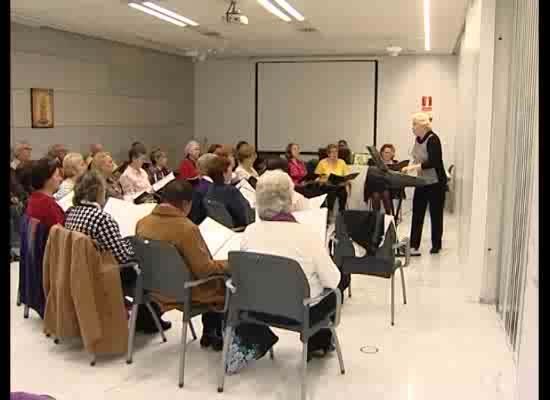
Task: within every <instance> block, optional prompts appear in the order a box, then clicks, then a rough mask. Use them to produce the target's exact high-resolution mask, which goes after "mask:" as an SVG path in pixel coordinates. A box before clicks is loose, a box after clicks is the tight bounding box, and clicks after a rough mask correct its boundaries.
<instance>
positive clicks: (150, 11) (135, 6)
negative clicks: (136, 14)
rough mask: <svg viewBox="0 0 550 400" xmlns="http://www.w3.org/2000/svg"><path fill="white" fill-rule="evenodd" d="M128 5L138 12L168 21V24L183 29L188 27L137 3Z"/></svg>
mask: <svg viewBox="0 0 550 400" xmlns="http://www.w3.org/2000/svg"><path fill="white" fill-rule="evenodd" d="M128 5H129V6H130V7H132V8H135V9H136V10H139V11H142V12H144V13H146V14H149V15H152V16H153V17H157V18H160V19H162V20H163V21H166V22H170V23H172V24H174V25H178V26H181V27H185V26H186V25H185V24H184V23H183V22H181V21H178V20H177V19H175V18H172V17H169V16H168V15H164V14H162V13H159V12H158V11H155V10H151V9H150V8H147V7H144V6H142V5H141V4H137V3H128Z"/></svg>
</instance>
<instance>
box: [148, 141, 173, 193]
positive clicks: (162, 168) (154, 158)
mask: <svg viewBox="0 0 550 400" xmlns="http://www.w3.org/2000/svg"><path fill="white" fill-rule="evenodd" d="M171 172H172V171H170V169H169V168H168V157H167V156H166V153H165V152H164V151H162V150H161V149H159V148H156V149H154V150H153V151H152V152H151V165H150V166H149V168H147V175H149V182H150V183H151V185H153V184H155V183H157V182H158V181H160V180H161V179H163V178H164V177H166V176H168V175H170V173H171Z"/></svg>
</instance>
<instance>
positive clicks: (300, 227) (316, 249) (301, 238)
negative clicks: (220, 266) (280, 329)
mask: <svg viewBox="0 0 550 400" xmlns="http://www.w3.org/2000/svg"><path fill="white" fill-rule="evenodd" d="M318 236H319V233H318V232H315V231H314V230H313V229H312V228H311V227H310V226H308V225H304V224H300V223H294V222H275V221H262V220H259V221H257V222H255V223H253V224H252V225H249V226H248V227H247V228H246V230H245V231H244V233H243V237H242V240H241V250H242V251H250V252H255V253H263V254H269V255H274V256H279V257H287V258H290V259H293V260H296V261H297V262H298V264H300V267H302V270H303V271H304V274H305V276H306V278H307V280H308V282H309V287H310V296H311V297H317V296H319V295H320V294H321V293H322V292H323V289H324V288H330V289H335V288H336V287H338V283H339V282H340V270H339V269H338V268H337V267H336V265H335V264H334V262H333V261H332V259H331V258H330V256H329V254H328V252H327V249H326V247H325V246H324V244H323V243H322V241H321V240H320V239H319V240H312V238H314V237H318Z"/></svg>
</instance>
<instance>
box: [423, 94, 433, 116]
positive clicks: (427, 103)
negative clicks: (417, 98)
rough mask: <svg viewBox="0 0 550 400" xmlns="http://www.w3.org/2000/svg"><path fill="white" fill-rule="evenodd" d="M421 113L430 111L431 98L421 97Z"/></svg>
mask: <svg viewBox="0 0 550 400" xmlns="http://www.w3.org/2000/svg"><path fill="white" fill-rule="evenodd" d="M422 111H423V112H426V111H432V96H422Z"/></svg>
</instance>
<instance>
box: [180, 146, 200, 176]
mask: <svg viewBox="0 0 550 400" xmlns="http://www.w3.org/2000/svg"><path fill="white" fill-rule="evenodd" d="M200 155H201V146H200V144H199V142H197V141H195V140H191V141H190V142H189V143H187V145H186V146H185V148H184V149H183V161H182V162H181V164H180V168H179V172H180V175H179V179H187V180H194V179H198V178H199V170H198V169H197V160H198V159H199V157H200Z"/></svg>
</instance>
